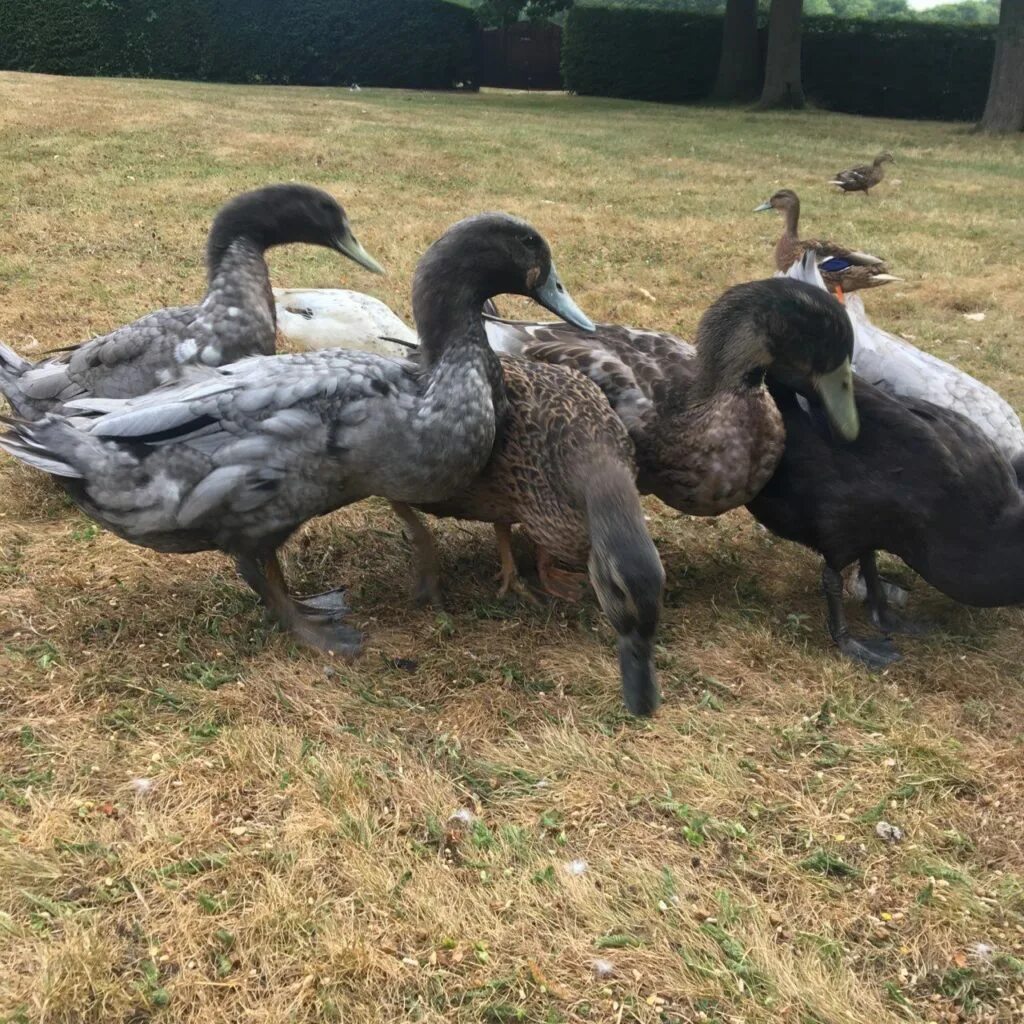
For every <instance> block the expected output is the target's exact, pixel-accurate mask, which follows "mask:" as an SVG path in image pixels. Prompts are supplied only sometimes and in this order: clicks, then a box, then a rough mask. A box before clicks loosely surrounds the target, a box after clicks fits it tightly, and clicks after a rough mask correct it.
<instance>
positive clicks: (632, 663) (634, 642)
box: [619, 631, 661, 717]
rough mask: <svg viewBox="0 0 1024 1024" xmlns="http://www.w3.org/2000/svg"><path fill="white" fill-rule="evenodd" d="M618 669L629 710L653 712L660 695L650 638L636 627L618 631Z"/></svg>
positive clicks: (637, 713)
mask: <svg viewBox="0 0 1024 1024" xmlns="http://www.w3.org/2000/svg"><path fill="white" fill-rule="evenodd" d="M619 672H620V674H621V676H622V699H623V700H624V701H625V703H626V708H627V709H628V710H629V712H630V714H633V715H643V716H644V717H649V716H650V715H653V714H654V712H655V711H657V710H658V705H659V704H660V703H661V695H660V694H659V693H658V679H657V676H656V675H655V672H654V649H653V644H652V641H651V640H649V639H647V638H645V637H642V636H641V635H640V634H639V633H637V632H636V631H633V632H632V633H626V634H623V635H621V636H620V637H619Z"/></svg>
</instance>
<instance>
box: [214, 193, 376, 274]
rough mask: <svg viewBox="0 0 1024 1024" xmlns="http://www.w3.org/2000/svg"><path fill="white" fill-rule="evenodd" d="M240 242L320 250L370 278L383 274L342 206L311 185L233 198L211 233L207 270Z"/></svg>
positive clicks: (269, 246)
mask: <svg viewBox="0 0 1024 1024" xmlns="http://www.w3.org/2000/svg"><path fill="white" fill-rule="evenodd" d="M239 238H244V239H246V240H247V241H249V242H251V243H252V244H253V245H255V246H256V247H257V248H258V249H259V250H261V251H263V250H265V249H269V248H271V247H272V246H275V245H289V244H292V243H305V244H307V245H321V246H324V247H325V248H327V249H333V250H334V251H335V252H340V253H341V254H342V255H343V256H347V257H348V258H349V259H350V260H353V261H354V262H355V263H358V264H359V265H360V266H361V267H365V268H366V269H367V270H369V271H371V272H373V273H374V274H383V273H384V268H383V267H382V266H381V265H380V264H379V263H378V262H377V261H376V260H375V259H374V258H373V257H372V256H371V255H370V254H369V253H368V252H367V251H366V250H365V249H364V248H363V247H362V246H361V245H360V244H359V242H358V241H357V239H356V237H355V235H354V234H353V233H352V228H351V227H350V226H349V223H348V217H347V216H346V214H345V211H344V209H342V207H341V204H340V203H338V201H337V200H336V199H335V198H334V197H333V196H330V195H328V194H327V193H326V192H323V191H321V190H320V189H318V188H313V187H312V186H311V185H268V186H267V187H266V188H260V189H256V190H255V191H253V192H244V193H242V195H239V196H235V198H234V199H232V200H231V201H230V202H229V203H227V204H226V205H225V206H223V207H222V208H221V210H220V212H219V213H218V214H217V216H216V218H215V219H214V222H213V227H212V228H211V230H210V240H209V246H208V254H209V262H210V265H211V266H213V265H214V264H215V263H216V262H217V260H218V258H219V256H220V255H221V254H223V252H224V251H225V250H226V249H227V247H228V246H229V245H231V243H232V242H234V241H235V240H237V239H239Z"/></svg>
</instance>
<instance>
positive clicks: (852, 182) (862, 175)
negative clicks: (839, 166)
mask: <svg viewBox="0 0 1024 1024" xmlns="http://www.w3.org/2000/svg"><path fill="white" fill-rule="evenodd" d="M887 163H890V164H894V163H896V161H895V160H894V159H893V157H892V153H879V154H878V156H876V157H875V159H874V160H872V161H871V163H869V164H857V166H856V167H851V168H850V169H849V170H846V171H839V173H838V174H836V176H835V177H834V178H833V179H832V180H831V181H829V184H830V185H838V186H839V190H840V191H841V192H842V193H843V194H844V195H845V194H846V193H847V192H863V193H864V195H868V194H869V193H870V190H871V189H873V188H874V187H875V186H876V185H877V184H878V183H879V182H880V181H881V180H882V179H883V178H884V177H885V166H884V165H885V164H887Z"/></svg>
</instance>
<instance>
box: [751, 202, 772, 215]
mask: <svg viewBox="0 0 1024 1024" xmlns="http://www.w3.org/2000/svg"><path fill="white" fill-rule="evenodd" d="M771 208H772V204H771V203H770V202H769V201H768V200H767V199H766V200H765V201H764V202H763V203H762V204H761V205H760V206H755V207H754V213H767V212H768V211H769V210H770V209H771Z"/></svg>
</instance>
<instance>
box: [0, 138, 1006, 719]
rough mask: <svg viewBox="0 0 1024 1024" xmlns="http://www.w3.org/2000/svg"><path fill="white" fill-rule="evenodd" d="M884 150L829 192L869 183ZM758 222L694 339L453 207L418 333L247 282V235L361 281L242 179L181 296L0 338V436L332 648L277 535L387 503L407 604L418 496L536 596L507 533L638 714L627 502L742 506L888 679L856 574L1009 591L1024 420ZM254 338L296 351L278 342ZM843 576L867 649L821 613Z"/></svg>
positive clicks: (825, 260) (324, 599) (340, 631)
mask: <svg viewBox="0 0 1024 1024" xmlns="http://www.w3.org/2000/svg"><path fill="white" fill-rule="evenodd" d="M891 159H892V157H891V156H890V155H889V154H887V153H886V154H882V155H880V156H879V157H878V158H877V159H876V160H875V161H874V163H873V164H869V165H864V166H861V167H856V168H852V169H851V170H849V171H845V172H842V173H841V174H839V175H837V176H836V178H835V180H834V182H833V183H834V184H836V185H838V186H839V188H841V189H842V190H843V191H862V192H865V193H867V191H868V190H869V189H870V188H872V187H874V186H875V185H877V184H878V183H879V182H880V181H881V180H882V177H883V171H884V167H883V165H884V163H885V162H887V161H891ZM758 209H764V210H772V209H774V210H777V211H779V212H780V213H782V214H783V216H784V217H785V231H784V233H783V235H782V237H781V239H780V241H779V244H778V246H777V247H776V251H775V258H776V264H777V270H778V272H779V273H777V274H776V275H775V276H774V277H769V278H767V279H765V280H759V281H752V282H748V283H744V284H738V285H736V286H734V287H732V288H729V289H728V290H727V291H726V292H725V293H724V294H723V295H721V296H720V297H719V298H718V299H717V301H715V302H714V303H713V304H712V305H711V306H710V307H709V308H708V310H707V311H706V312H705V313H704V315H703V317H702V318H701V320H700V323H699V326H698V328H697V334H696V338H695V345H690V344H688V343H687V342H685V341H683V340H682V339H680V338H677V337H675V336H673V335H672V334H667V333H664V332H660V331H654V330H640V329H636V328H632V327H625V326H622V325H618V324H594V323H592V322H591V321H590V320H589V319H588V318H587V316H586V315H585V314H584V313H583V312H582V311H581V310H580V309H579V308H578V306H577V305H576V304H575V302H574V301H573V299H572V298H571V296H570V295H569V293H568V291H567V290H566V288H565V286H564V285H563V284H562V280H561V278H560V276H559V274H558V272H557V271H556V269H555V264H554V260H553V258H552V254H551V251H550V248H549V246H548V244H547V242H546V241H545V239H544V238H543V236H542V235H541V234H540V233H539V232H538V231H537V230H536V229H535V228H533V227H531V226H530V225H529V224H527V223H526V222H524V221H522V220H520V219H518V218H516V217H513V216H510V215H508V214H504V213H485V214H480V215H477V216H473V217H469V218H467V219H465V220H462V221H459V222H458V223H457V224H455V225H453V226H452V227H451V228H449V229H448V230H447V231H446V232H445V233H444V234H443V235H442V236H441V237H440V238H439V239H438V240H437V241H436V242H434V243H433V245H431V246H430V247H429V248H428V249H427V251H426V252H425V253H424V254H423V256H422V258H421V259H420V261H419V264H418V266H417V268H416V272H415V276H414V279H413V282H412V308H413V315H414V319H415V330H412V329H410V328H409V327H408V326H406V325H405V324H404V323H403V322H402V321H401V320H400V319H399V318H398V317H396V316H395V314H394V313H392V312H391V311H390V310H389V309H388V308H387V307H386V306H384V305H383V304H382V303H380V302H379V301H378V300H376V299H373V298H371V297H370V296H367V295H362V294H360V293H357V292H349V291H338V290H323V291H312V292H310V291H297V290H281V291H277V292H274V291H272V289H271V287H270V280H269V274H268V270H267V265H266V262H265V258H264V254H265V252H266V250H267V249H268V248H270V247H272V246H277V245H284V244H290V243H306V244H311V245H320V246H325V247H327V248H330V249H334V250H335V251H337V252H338V253H340V254H342V255H344V256H346V257H348V258H349V259H351V260H353V261H354V262H355V263H357V264H359V265H360V266H362V267H363V268H365V269H366V270H368V271H371V272H375V273H382V272H383V271H382V269H381V267H380V266H379V265H378V264H377V263H376V261H374V259H373V258H372V257H371V256H370V255H369V254H368V253H367V252H366V250H365V249H363V247H362V246H361V245H360V244H359V242H358V241H357V240H356V238H355V236H354V234H353V232H352V229H351V227H350V225H349V221H348V217H347V215H346V213H345V211H344V210H343V209H342V207H341V206H340V205H339V204H338V203H337V202H336V201H335V199H333V198H332V197H331V196H329V195H328V194H326V193H325V192H322V191H320V190H319V189H316V188H312V187H309V186H305V185H294V184H291V185H271V186H269V187H267V188H262V189H258V190H256V191H253V192H248V193H245V194H243V195H240V196H237V197H236V198H234V199H232V200H231V201H230V202H228V203H227V204H226V205H225V206H224V207H223V208H222V209H221V210H220V212H219V213H218V214H217V216H216V218H215V220H214V222H213V225H212V228H211V230H210V235H209V240H208V246H207V253H206V257H207V268H208V285H209V286H208V291H207V294H206V296H205V298H204V299H203V301H202V302H201V303H199V304H198V305H195V306H185V307H181V308H177V309H163V310H159V311H157V312H155V313H151V314H149V315H148V316H146V317H144V318H142V319H141V320H137V321H136V322H134V323H132V324H129V325H127V326H125V327H121V328H119V329H118V330H116V331H114V332H112V333H111V334H108V335H105V336H103V337H98V338H94V339H92V340H91V341H88V342H85V343H83V344H81V345H79V346H76V347H73V348H70V349H64V350H60V351H58V352H56V353H55V354H53V355H52V356H51V357H49V358H46V359H44V360H42V361H40V362H38V363H35V364H33V363H29V362H28V361H26V360H24V359H22V358H21V357H20V356H18V355H17V354H16V353H15V352H13V351H12V350H11V349H9V348H6V347H4V346H0V391H2V392H3V394H4V396H5V397H6V399H7V401H8V403H9V404H10V407H11V410H12V413H11V415H10V416H8V417H5V418H4V419H3V423H4V425H5V430H4V432H3V433H2V434H0V447H2V448H4V449H5V450H6V451H7V452H9V453H10V454H11V455H13V456H14V457H15V458H17V459H20V460H21V461H22V462H24V463H26V464H27V465H29V466H32V467H34V468H35V469H38V470H41V471H42V472H44V473H47V474H49V475H50V476H51V477H52V478H53V479H54V480H55V481H56V483H57V484H58V485H59V486H61V487H63V488H64V489H65V491H66V492H67V493H68V494H69V495H70V497H71V498H72V500H73V501H74V502H75V503H76V504H77V505H78V507H79V508H81V509H82V511H84V512H85V513H86V514H87V515H88V516H90V517H91V518H93V519H94V520H95V521H96V522H98V523H99V524H101V525H102V526H104V527H106V528H107V529H108V530H111V531H112V532H114V533H116V534H117V535H119V536H120V537H123V538H124V539H126V540H128V541H131V542H132V543H134V544H139V545H142V546H144V547H148V548H152V549H154V550H157V551H166V552H194V551H204V550H219V551H222V552H224V553H225V554H226V555H228V556H229V557H231V558H232V559H234V562H235V565H236V566H237V568H238V571H239V573H240V575H241V576H242V578H243V579H244V580H245V581H246V582H247V583H248V584H249V585H250V586H251V587H252V589H253V590H254V591H255V592H256V594H257V595H258V596H259V598H260V600H261V601H262V603H263V604H264V606H265V607H266V610H267V611H268V613H269V614H270V616H271V617H273V618H274V619H275V620H276V621H277V622H278V623H279V624H280V625H281V626H282V627H283V628H285V629H287V630H288V631H290V632H291V634H292V635H293V636H294V637H295V638H296V639H297V640H299V641H301V642H302V643H303V644H305V645H308V646H310V647H313V648H316V649H319V650H322V651H326V652H330V653H332V654H337V655H341V656H344V657H347V658H351V657H354V656H355V655H357V654H358V653H359V651H360V648H361V646H362V643H363V637H362V635H361V634H360V632H359V631H358V630H356V629H354V628H353V627H352V626H351V625H349V624H348V623H347V618H348V616H349V614H350V609H349V606H348V603H347V601H346V597H345V591H344V589H343V588H339V589H336V590H332V591H329V592H327V593H323V594H316V595H311V596H305V597H298V596H296V595H294V594H292V593H290V592H289V588H288V585H287V583H286V581H285V579H284V575H283V573H282V569H281V565H280V562H279V560H278V552H279V550H280V548H281V547H282V545H284V543H285V542H286V541H287V540H288V538H289V537H290V536H291V535H292V533H294V532H295V530H297V529H298V528H299V527H300V526H302V524H303V523H305V522H307V521H308V520H310V519H312V518H314V517H316V516H321V515H325V514H327V513H329V512H333V511H334V510H335V509H338V508H341V507H343V506H345V505H349V504H351V503H352V502H356V501H360V500H362V499H364V498H368V497H370V496H380V497H384V498H387V499H388V500H389V501H390V502H391V504H392V507H393V508H394V511H395V513H396V514H397V515H398V516H399V518H400V519H401V521H402V523H403V524H404V526H405V528H406V530H407V532H408V534H409V537H410V539H411V542H412V546H413V550H414V552H415V560H416V578H417V584H416V597H417V599H419V600H421V601H424V602H432V603H435V604H438V603H439V602H440V600H441V586H440V579H439V567H438V559H437V556H436V552H435V548H434V544H433V540H432V535H431V531H430V529H429V527H428V526H427V523H426V521H425V520H424V519H423V517H422V515H421V513H426V514H427V515H428V516H435V517H454V518H458V519H465V520H475V521H480V522H487V523H492V524H493V525H494V530H495V537H496V540H497V546H498V553H499V556H500V574H499V579H500V590H499V593H500V594H501V595H505V594H508V593H510V592H513V593H517V594H520V595H522V596H524V597H528V598H530V599H533V597H532V595H533V591H532V590H531V589H530V588H529V587H527V585H526V584H525V583H524V581H523V580H522V578H521V577H520V575H519V570H518V568H517V565H516V561H515V559H514V557H513V553H512V547H511V537H512V534H511V530H512V527H513V525H514V524H517V523H518V524H520V525H521V526H522V528H523V530H524V531H525V533H526V534H527V535H528V536H529V538H530V539H531V540H532V541H533V542H534V544H535V546H536V556H537V557H536V569H537V576H538V579H539V585H540V587H541V588H542V590H543V591H544V592H545V593H546V594H548V595H550V596H553V597H556V598H560V599H563V600H577V599H579V598H580V597H581V596H582V595H583V593H584V591H585V587H586V585H587V583H588V582H589V584H590V586H591V587H592V588H593V591H594V593H595V595H596V597H597V600H598V602H599V604H600V606H601V608H602V610H603V612H604V613H605V615H606V616H607V618H608V620H609V621H610V623H611V625H612V626H613V628H614V629H615V631H616V633H617V635H618V655H619V665H620V671H621V678H622V688H623V696H624V700H625V703H626V706H627V707H628V708H629V710H630V711H631V712H633V713H635V714H651V713H653V712H654V711H655V709H656V708H657V705H658V700H659V693H658V685H657V680H656V676H655V671H654V645H655V642H656V638H657V631H658V620H659V615H660V612H661V599H662V590H663V587H664V582H665V574H664V570H663V568H662V563H661V560H660V558H659V556H658V551H657V549H656V547H655V545H654V543H653V542H652V540H651V538H650V536H649V534H648V530H647V526H646V522H645V517H644V514H643V509H642V506H641V501H640V495H641V494H654V495H656V496H657V497H658V498H659V499H661V501H663V502H665V503H666V504H667V505H669V506H671V507H672V508H674V509H677V510H679V511H680V512H683V513H686V514H689V515H698V516H715V515H720V514H721V513H723V512H726V511H728V510H730V509H733V508H737V507H739V506H746V507H747V508H748V509H749V511H750V512H751V513H752V514H753V516H754V517H755V518H756V519H757V520H758V522H760V523H761V524H763V526H765V527H767V529H769V530H770V531H772V532H773V533H775V534H777V535H779V536H781V537H784V538H786V539H788V540H791V541H795V542H797V543H800V544H803V545H805V546H806V547H808V548H810V549H812V550H814V551H817V552H818V553H819V554H820V555H821V557H822V585H823V590H824V594H825V599H826V602H827V611H828V629H829V633H830V635H831V638H832V640H833V641H834V643H835V644H836V645H837V647H838V648H839V650H840V651H841V652H842V653H843V654H844V655H845V656H847V657H849V658H852V659H856V660H857V661H859V662H861V663H864V664H866V665H868V666H870V667H872V668H880V667H884V666H885V665H888V664H889V663H891V662H892V661H894V660H895V659H896V658H898V656H899V655H898V653H897V650H896V648H895V647H894V645H893V642H892V640H891V636H892V634H895V633H899V632H916V631H919V630H920V628H921V627H920V626H919V625H917V624H915V623H914V622H912V621H910V620H908V619H905V618H903V617H902V616H901V615H900V614H899V613H898V612H897V611H896V610H895V608H894V605H897V604H901V603H902V600H903V599H905V594H904V593H902V592H900V591H899V589H898V588H895V587H894V586H893V585H891V584H888V583H886V582H885V581H883V580H882V579H881V577H880V576H879V573H878V570H877V567H876V564H875V553H876V552H877V551H885V552H889V553H890V554H892V555H895V556H897V557H899V558H900V559H902V560H903V561H904V562H905V563H906V564H907V565H908V566H909V567H910V568H911V569H913V570H914V571H915V572H916V573H918V574H919V575H921V576H922V577H923V578H924V579H925V580H926V581H927V582H928V583H930V584H931V585H933V586H934V587H936V588H938V589H939V590H941V591H942V592H943V593H944V594H946V595H948V596H949V597H951V598H952V599H954V600H956V601H960V602H964V603H966V604H971V605H978V606H994V605H1006V604H1013V603H1017V602H1020V601H1021V600H1022V599H1024V501H1022V497H1021V490H1020V486H1019V478H1018V473H1019V471H1020V470H1021V468H1022V466H1024V458H1022V456H1024V430H1022V428H1021V423H1020V420H1019V419H1018V417H1017V416H1016V414H1015V413H1014V412H1013V410H1012V408H1010V406H1009V405H1008V404H1007V403H1006V402H1004V401H1003V400H1002V399H1001V398H1000V397H999V396H998V395H996V394H995V393H994V392H993V391H992V390H991V389H989V388H988V387H986V386H985V385H983V384H981V383H980V382H978V381H976V380H974V379H973V378H971V377H969V376H967V375H966V374H964V373H963V372H961V371H959V370H957V369H955V368H954V367H952V366H950V365H949V364H947V363H944V362H942V361H941V360H939V359H936V358H935V357H933V356H931V355H929V354H927V353H925V352H922V351H920V350H918V349H917V348H915V347H913V346H912V345H910V344H909V343H908V342H906V341H903V340H902V339H898V338H895V337H893V336H892V335H889V334H887V333H886V332H884V331H881V330H879V329H878V328H876V327H875V326H874V325H873V324H872V323H871V322H870V321H869V320H868V319H867V317H866V315H865V313H864V310H863V305H862V303H861V302H860V299H859V296H856V295H851V296H850V297H849V299H846V297H845V293H850V292H855V291H857V290H858V289H864V288H870V287H874V286H878V285H882V284H885V283H888V282H890V281H894V280H897V279H896V278H895V277H893V276H892V275H891V274H889V273H888V271H887V269H886V266H885V264H884V262H883V261H882V260H880V259H878V258H877V257H875V256H872V255H870V254H868V253H864V252H859V251H856V250H852V249H847V248H844V247H842V246H839V245H836V244H835V243H832V242H828V241H822V240H811V239H802V238H801V237H800V235H799V233H798V227H799V220H798V218H799V211H800V205H799V199H798V198H797V196H796V194H795V193H793V192H792V191H790V190H788V189H787V190H782V191H779V192H776V193H775V194H774V195H773V196H772V197H771V198H770V199H769V200H768V201H767V202H766V203H764V204H762V206H761V207H759V208H758ZM508 294H511V295H523V296H527V297H529V298H531V299H532V300H533V301H534V302H536V303H537V304H538V305H540V306H543V307H544V308H545V309H547V310H549V311H550V312H551V313H553V314H554V315H555V316H556V317H558V318H559V319H558V321H556V322H522V321H511V320H505V319H502V318H501V317H500V316H499V315H498V313H497V310H496V308H495V307H494V305H493V302H492V300H493V299H494V298H495V297H497V296H501V295H508ZM282 336H283V337H285V338H287V339H289V340H292V341H295V342H297V343H298V345H299V346H300V347H301V348H302V349H303V351H300V352H298V353H294V354H275V353H276V347H277V342H278V339H279V337H282ZM584 568H585V569H586V572H585V573H584V572H582V571H581V570H582V569H584ZM851 568H855V569H856V577H857V578H856V579H855V580H853V587H854V590H855V592H859V593H860V595H861V596H862V598H863V600H864V601H865V603H866V606H867V610H868V612H869V615H870V619H871V621H872V623H873V624H874V626H875V627H877V629H878V631H879V632H878V635H877V636H871V637H857V636H854V635H853V634H851V632H850V630H849V628H848V626H847V622H846V617H845V613H844V593H845V588H844V575H843V574H844V572H846V571H847V570H848V569H851ZM850 582H851V580H850V579H847V580H846V583H847V584H849V583H850ZM857 588H859V591H858V590H857Z"/></svg>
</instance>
